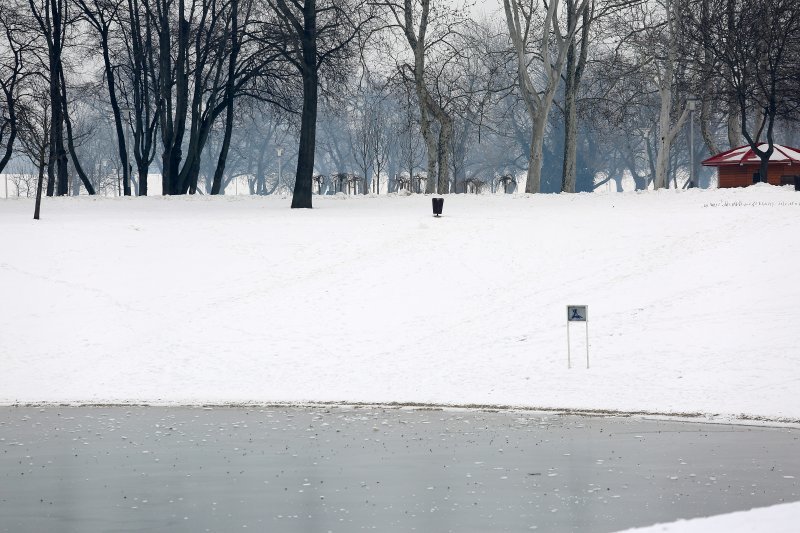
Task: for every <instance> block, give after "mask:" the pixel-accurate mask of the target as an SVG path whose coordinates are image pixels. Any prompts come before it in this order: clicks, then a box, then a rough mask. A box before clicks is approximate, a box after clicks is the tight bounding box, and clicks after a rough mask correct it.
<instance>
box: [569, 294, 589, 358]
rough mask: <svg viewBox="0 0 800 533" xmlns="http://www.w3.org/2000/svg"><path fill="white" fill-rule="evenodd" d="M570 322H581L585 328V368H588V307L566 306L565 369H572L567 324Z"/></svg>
mask: <svg viewBox="0 0 800 533" xmlns="http://www.w3.org/2000/svg"><path fill="white" fill-rule="evenodd" d="M570 322H583V323H584V325H585V326H586V368H589V306H588V305H568V306H567V368H572V354H571V353H570V341H569V324H570Z"/></svg>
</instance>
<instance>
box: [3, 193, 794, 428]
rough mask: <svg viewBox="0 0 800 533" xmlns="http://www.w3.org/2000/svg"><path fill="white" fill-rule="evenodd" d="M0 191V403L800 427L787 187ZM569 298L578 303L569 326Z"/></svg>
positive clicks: (791, 230)
mask: <svg viewBox="0 0 800 533" xmlns="http://www.w3.org/2000/svg"><path fill="white" fill-rule="evenodd" d="M288 205H289V199H287V198H273V197H268V198H256V197H220V198H209V197H195V198H161V197H151V198H133V199H131V198H127V199H125V198H121V199H120V198H116V199H109V198H98V199H93V198H88V197H81V198H57V199H50V198H46V199H45V200H44V205H43V210H42V217H43V218H42V220H41V221H39V222H35V221H33V220H31V213H32V211H33V205H32V203H31V202H30V201H29V200H14V199H10V200H0V235H1V237H0V239H2V240H1V241H0V297H1V298H2V299H1V300H0V301H2V304H0V325H2V331H0V358H1V359H0V361H2V369H3V371H2V372H0V403H3V404H10V403H16V402H148V403H175V402H178V403H199V402H203V403H224V402H279V401H280V402H284V401H285V402H294V401H297V402H306V401H309V402H311V401H335V402H420V403H436V404H495V405H515V406H527V407H536V408H558V409H564V408H573V409H615V410H625V411H649V412H659V413H704V414H715V415H722V416H723V417H736V416H742V415H745V416H751V417H766V418H770V419H777V418H788V419H793V420H798V419H800V395H798V394H797V393H796V391H797V390H798V386H800V364H799V363H800V346H798V342H797V331H799V330H800V325H799V324H800V307H798V301H800V282H798V280H797V277H796V274H795V270H796V265H797V264H798V260H800V238H799V237H798V236H799V235H800V193H796V192H794V191H793V190H791V189H790V188H788V187H784V188H778V187H772V186H768V185H763V186H755V187H750V188H748V189H741V190H690V191H672V190H669V191H659V192H652V191H650V192H646V193H622V194H603V195H600V194H594V195H591V194H578V195H536V196H516V197H515V196H475V195H471V196H466V195H458V196H448V197H447V198H446V200H445V205H444V214H445V216H444V217H443V218H441V219H434V218H433V217H431V215H430V211H431V207H430V197H425V196H416V195H414V196H409V197H397V196H395V197H387V196H381V197H377V198H369V197H359V198H344V199H342V198H333V197H326V198H315V206H316V208H315V209H313V210H303V211H292V210H290V209H288ZM567 304H588V305H589V318H590V322H589V338H590V345H591V349H590V356H591V369H589V370H587V369H586V368H585V360H584V358H585V351H584V348H585V345H584V340H583V339H584V330H583V329H582V325H580V324H574V325H572V326H571V328H572V329H571V334H572V342H573V345H572V356H573V363H574V366H573V368H572V369H571V370H568V369H567V368H566V367H567V365H566V351H567V339H566V311H565V306H566V305H567Z"/></svg>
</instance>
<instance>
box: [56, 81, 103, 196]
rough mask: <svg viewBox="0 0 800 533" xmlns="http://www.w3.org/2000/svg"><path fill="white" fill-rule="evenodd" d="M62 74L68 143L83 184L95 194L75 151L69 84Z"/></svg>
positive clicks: (62, 93)
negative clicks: (70, 113)
mask: <svg viewBox="0 0 800 533" xmlns="http://www.w3.org/2000/svg"><path fill="white" fill-rule="evenodd" d="M61 74H62V77H61V105H62V106H63V108H64V109H63V111H64V124H65V125H66V126H67V144H68V146H69V153H70V155H71V156H72V165H73V166H74V167H75V170H76V171H77V173H78V176H79V177H80V179H81V182H82V183H83V186H84V187H85V188H86V192H88V193H89V194H90V195H93V194H95V190H94V187H93V186H92V183H91V182H90V181H89V178H88V177H87V176H86V172H84V171H83V167H81V163H80V161H79V160H78V154H77V153H76V152H75V142H74V139H73V136H72V120H71V119H70V118H69V109H68V108H67V84H66V80H65V79H64V77H63V72H62V73H61Z"/></svg>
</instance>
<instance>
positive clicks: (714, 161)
mask: <svg viewBox="0 0 800 533" xmlns="http://www.w3.org/2000/svg"><path fill="white" fill-rule="evenodd" d="M772 146H773V148H774V149H775V150H774V151H773V152H772V155H771V156H770V158H769V162H770V164H772V163H776V164H779V165H780V164H782V165H791V164H792V163H800V150H798V149H797V148H789V147H788V146H782V145H780V144H773V145H772ZM768 147H769V145H768V144H767V143H763V144H760V145H759V146H758V149H759V150H763V151H766V150H767V148H768ZM758 163H761V158H760V157H758V155H756V153H755V152H754V151H753V149H752V148H750V145H749V144H748V145H746V146H740V147H739V148H734V149H733V150H728V151H727V152H722V153H721V154H717V155H715V156H711V157H709V158H708V159H706V160H705V161H703V165H705V166H707V167H721V166H725V165H752V164H758Z"/></svg>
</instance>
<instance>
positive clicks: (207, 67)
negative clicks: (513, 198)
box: [0, 0, 800, 207]
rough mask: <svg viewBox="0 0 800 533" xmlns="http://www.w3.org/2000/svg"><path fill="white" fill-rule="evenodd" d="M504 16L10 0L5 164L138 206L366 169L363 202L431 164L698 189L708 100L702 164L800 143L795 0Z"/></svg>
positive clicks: (585, 182) (557, 8)
mask: <svg viewBox="0 0 800 533" xmlns="http://www.w3.org/2000/svg"><path fill="white" fill-rule="evenodd" d="M496 7H497V9H496V12H495V13H494V15H488V16H481V17H480V18H478V17H476V16H475V15H474V14H473V12H472V11H471V10H470V9H468V8H467V7H465V6H459V5H457V4H456V3H453V2H452V1H450V0H380V1H377V2H375V1H368V0H7V1H5V2H3V3H2V4H0V29H1V30H2V39H1V40H0V101H1V102H2V113H0V121H1V122H0V172H2V171H3V168H4V167H5V166H6V165H7V164H8V163H9V162H10V161H12V160H14V158H16V157H18V158H21V159H26V160H28V161H29V162H30V163H31V164H32V165H33V166H34V167H36V168H37V169H38V171H39V172H38V177H39V180H38V181H39V184H40V189H43V190H44V192H45V193H46V194H48V195H53V194H56V195H62V194H68V193H70V192H71V191H72V190H74V189H75V188H76V187H80V186H82V187H83V188H84V189H85V190H86V191H87V192H88V193H89V194H94V193H95V190H96V188H97V187H100V186H101V185H102V186H103V187H107V184H101V183H100V180H99V178H97V176H96V174H97V171H96V170H95V169H97V168H113V171H114V173H115V175H116V183H117V187H118V188H119V190H120V192H121V194H124V195H130V194H139V195H147V194H148V191H149V183H148V176H149V174H150V173H151V172H152V169H153V167H154V166H156V167H158V173H159V174H160V177H161V190H162V192H163V193H164V194H187V193H189V194H194V193H197V192H206V193H210V194H218V193H221V192H224V190H225V186H226V185H227V184H228V183H230V182H231V180H234V179H238V178H239V177H243V178H244V179H246V180H247V183H248V184H249V188H250V190H251V191H252V192H254V193H259V194H265V193H269V192H271V191H275V190H278V188H279V186H280V185H281V183H279V182H281V181H282V184H283V185H286V184H287V183H290V182H291V183H292V186H293V200H292V206H293V207H311V205H312V191H313V190H314V189H313V176H314V174H315V173H322V174H332V173H336V172H357V173H359V174H361V175H363V176H365V178H367V180H368V183H369V184H370V185H369V186H365V187H364V189H363V190H364V192H365V193H366V192H368V191H373V192H376V193H379V192H380V191H381V179H384V180H386V179H387V177H388V176H396V175H400V174H404V175H406V176H408V177H409V179H410V177H411V176H413V175H416V174H417V173H418V171H423V172H424V173H425V174H426V176H427V179H426V180H425V183H426V192H429V193H440V194H441V193H448V192H464V191H465V190H466V189H465V188H466V183H467V182H468V180H470V179H473V178H475V177H476V176H489V175H498V176H499V175H506V174H511V175H520V174H525V175H526V180H525V183H526V185H525V190H526V191H527V192H531V193H536V192H546V191H564V192H575V191H579V190H593V189H594V188H596V187H597V186H599V185H602V184H603V183H606V182H616V184H617V187H618V188H620V187H621V183H622V181H623V180H624V179H625V178H632V179H633V181H634V182H635V185H636V187H637V188H646V187H654V188H662V187H670V186H680V184H679V181H682V182H683V183H684V184H686V180H685V179H683V178H681V179H680V180H679V175H681V176H685V175H687V174H689V173H687V172H685V170H686V169H688V165H689V164H690V162H689V161H687V160H686V157H685V154H686V153H687V152H688V150H683V149H678V148H676V146H678V145H680V146H685V145H686V144H687V143H688V142H690V140H689V139H687V138H686V135H685V130H686V125H687V121H689V120H690V119H692V118H693V117H692V115H691V113H690V109H691V105H692V102H694V101H696V102H697V105H698V112H697V114H696V116H695V117H694V119H696V120H697V121H698V125H699V131H700V136H699V138H698V141H697V143H698V146H697V147H696V148H698V149H699V151H700V152H703V153H710V154H714V153H717V152H719V151H721V150H723V149H726V148H728V147H733V146H737V145H738V144H740V143H741V142H747V143H748V144H750V145H751V146H752V147H753V149H754V150H755V151H756V153H758V154H759V155H760V156H761V157H762V160H763V162H764V164H765V163H766V161H768V159H769V157H770V155H771V153H772V150H773V145H774V143H775V142H777V141H776V138H778V137H780V138H782V139H783V140H784V142H785V143H791V139H792V137H793V135H795V134H796V132H797V130H798V128H797V117H798V107H799V106H798V100H800V96H798V95H800V91H799V90H798V88H799V87H800V74H799V72H800V66H798V65H800V63H799V62H798V61H797V60H796V58H797V57H798V55H800V5H798V3H797V2H795V1H792V0H760V1H756V0H699V1H690V0H654V1H644V0H547V1H545V0H502V2H498V4H497V6H496ZM98 136H99V137H102V138H104V139H105V141H106V142H105V143H97V142H92V141H91V139H92V138H96V137H98ZM98 145H104V147H103V149H105V150H106V152H113V153H106V154H105V155H103V156H102V157H100V156H98V155H97V154H96V153H94V152H92V150H95V151H96V149H97V148H96V147H97V146H98ZM92 147H95V148H92ZM278 147H280V148H279V149H278V150H277V151H276V148H278ZM284 149H285V154H286V159H285V162H286V163H287V166H288V165H289V164H291V165H292V166H293V167H294V168H292V169H289V168H287V169H286V170H287V172H286V173H285V175H286V179H283V178H282V176H283V175H284V173H283V170H282V169H283V167H281V163H282V160H281V157H282V156H281V155H277V154H283V153H284ZM276 155H277V159H278V162H277V166H278V167H280V168H278V170H277V172H275V166H276V164H275V159H276ZM694 164H695V165H696V164H697V163H696V161H695V162H694ZM681 169H683V170H684V171H683V172H681ZM276 174H277V176H276ZM765 175H766V167H765V166H764V167H763V168H762V176H765ZM75 176H77V178H76V177H75ZM289 176H291V179H289ZM382 177H383V178H382ZM384 183H386V181H384Z"/></svg>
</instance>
